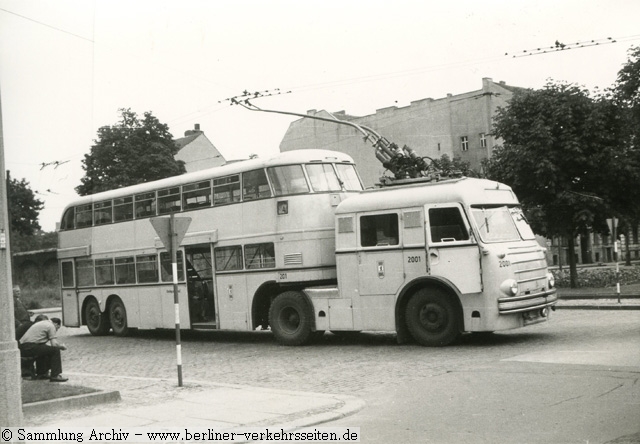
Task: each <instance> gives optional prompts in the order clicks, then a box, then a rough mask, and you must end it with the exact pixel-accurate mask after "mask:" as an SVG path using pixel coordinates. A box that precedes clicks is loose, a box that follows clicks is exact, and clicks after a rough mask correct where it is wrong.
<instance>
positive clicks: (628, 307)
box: [555, 304, 640, 310]
mask: <svg viewBox="0 0 640 444" xmlns="http://www.w3.org/2000/svg"><path fill="white" fill-rule="evenodd" d="M555 309H556V310H640V305H561V304H557V305H555Z"/></svg>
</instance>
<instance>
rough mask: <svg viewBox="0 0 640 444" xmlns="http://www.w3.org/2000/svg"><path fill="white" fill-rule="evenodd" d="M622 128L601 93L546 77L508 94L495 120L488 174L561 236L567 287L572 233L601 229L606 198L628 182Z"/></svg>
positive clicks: (540, 224)
mask: <svg viewBox="0 0 640 444" xmlns="http://www.w3.org/2000/svg"><path fill="white" fill-rule="evenodd" d="M622 128H623V125H622V119H621V118H620V114H619V110H618V108H617V107H616V106H615V104H614V103H613V102H612V101H611V100H609V98H608V97H607V96H606V95H599V96H597V97H595V98H594V97H591V95H590V94H589V92H588V91H587V90H585V89H584V88H581V87H578V86H576V85H571V84H564V83H552V82H549V83H548V84H547V85H546V86H545V87H544V88H543V89H541V90H526V91H521V92H517V93H515V94H514V96H513V98H512V100H511V102H510V103H509V106H508V107H507V108H500V109H499V110H498V112H497V115H496V118H495V120H494V129H493V133H494V135H495V136H496V137H499V138H501V139H502V140H503V145H502V146H500V147H498V148H497V149H496V150H495V152H494V154H493V156H492V157H491V159H490V161H489V162H487V164H486V166H487V171H486V173H487V177H489V178H491V179H495V180H498V181H500V182H504V183H506V184H508V185H510V186H511V187H512V188H513V190H514V192H515V193H516V195H517V196H518V198H519V199H520V201H521V202H522V204H523V207H524V208H525V210H526V212H527V215H528V217H529V219H530V221H531V224H532V226H533V229H534V230H535V231H536V232H537V233H538V234H542V235H545V236H547V237H552V236H562V237H565V238H566V239H567V241H568V247H569V252H570V254H569V265H570V270H571V286H572V287H575V286H576V281H577V270H576V259H575V256H574V254H573V251H574V247H575V238H576V236H578V235H587V234H589V233H590V232H600V233H606V232H608V228H607V227H606V223H605V220H606V217H607V216H608V215H610V214H611V211H612V209H613V205H614V203H615V202H614V200H613V197H615V195H616V194H620V192H621V190H624V189H625V188H620V187H621V186H624V187H627V186H629V181H628V179H626V178H625V177H623V176H624V171H625V170H626V169H627V168H630V169H631V168H633V166H632V165H629V164H625V162H626V159H627V155H626V153H625V152H624V150H621V146H620V144H621V139H622ZM635 186H636V187H637V186H638V183H637V182H636V183H635Z"/></svg>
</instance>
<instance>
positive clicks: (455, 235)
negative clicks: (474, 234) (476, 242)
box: [429, 207, 469, 242]
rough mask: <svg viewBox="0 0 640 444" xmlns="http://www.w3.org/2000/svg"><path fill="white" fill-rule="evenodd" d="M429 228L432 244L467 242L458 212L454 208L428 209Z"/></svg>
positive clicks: (462, 222)
mask: <svg viewBox="0 0 640 444" xmlns="http://www.w3.org/2000/svg"><path fill="white" fill-rule="evenodd" d="M429 226H430V230H431V241H432V242H453V241H462V240H469V233H468V232H467V228H466V227H465V224H464V221H463V220H462V215H461V214H460V210H459V209H458V208H456V207H450V208H430V209H429Z"/></svg>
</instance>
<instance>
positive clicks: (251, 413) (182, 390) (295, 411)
mask: <svg viewBox="0 0 640 444" xmlns="http://www.w3.org/2000/svg"><path fill="white" fill-rule="evenodd" d="M68 376H69V377H70V383H73V384H77V385H84V386H90V387H94V388H99V387H101V389H102V390H104V391H110V390H111V389H112V388H114V387H118V388H119V389H120V393H121V397H122V400H121V401H120V402H116V403H108V404H99V405H95V406H91V407H83V408H82V410H78V409H59V408H56V406H55V404H52V405H51V407H50V408H49V409H47V411H46V413H41V414H37V413H35V414H30V413H26V414H25V421H24V423H25V424H24V425H26V426H55V427H158V428H160V427H199V426H202V427H208V428H220V429H223V430H226V429H234V428H238V427H278V428H282V429H284V430H285V431H287V430H293V429H296V428H301V427H309V426H313V425H317V424H321V423H324V422H328V421H333V420H335V419H339V418H343V417H345V416H348V415H350V414H352V413H355V412H357V411H358V410H360V409H361V408H362V407H364V401H362V400H361V399H359V398H356V397H353V396H347V395H334V394H323V393H311V392H300V391H287V390H274V389H267V388H258V387H250V386H244V385H232V384H221V383H211V382H206V381H190V380H185V381H184V383H183V387H178V383H177V378H176V379H175V380H167V379H156V378H132V377H117V376H115V377H114V376H107V375H91V374H74V373H68ZM79 412H82V413H81V414H79Z"/></svg>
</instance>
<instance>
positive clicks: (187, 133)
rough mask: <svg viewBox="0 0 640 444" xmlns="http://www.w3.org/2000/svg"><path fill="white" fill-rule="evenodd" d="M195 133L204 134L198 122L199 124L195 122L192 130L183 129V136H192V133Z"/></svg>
mask: <svg viewBox="0 0 640 444" xmlns="http://www.w3.org/2000/svg"><path fill="white" fill-rule="evenodd" d="M195 134H204V131H200V124H199V123H196V124H195V125H194V126H193V129H192V130H187V131H185V132H184V136H185V137H187V136H193V135H195Z"/></svg>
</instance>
